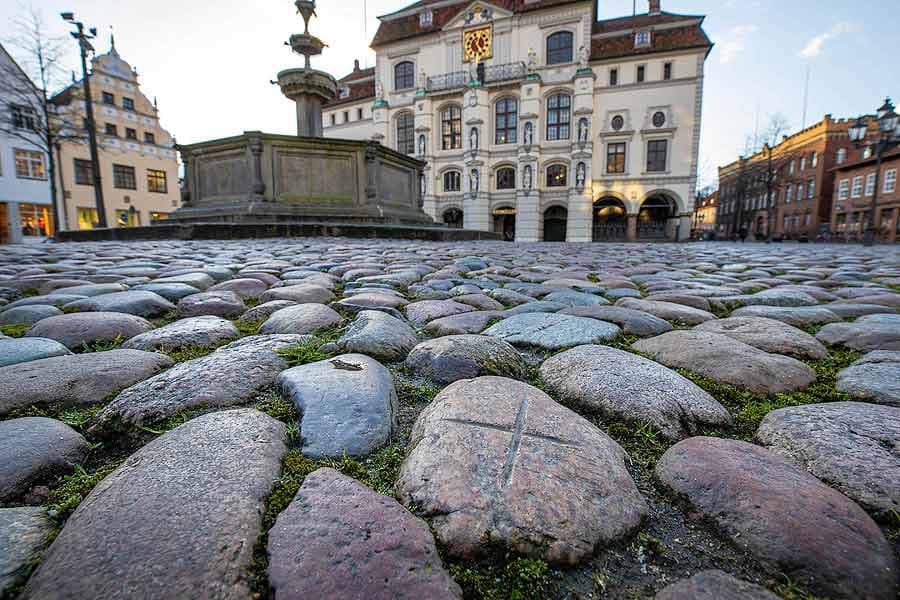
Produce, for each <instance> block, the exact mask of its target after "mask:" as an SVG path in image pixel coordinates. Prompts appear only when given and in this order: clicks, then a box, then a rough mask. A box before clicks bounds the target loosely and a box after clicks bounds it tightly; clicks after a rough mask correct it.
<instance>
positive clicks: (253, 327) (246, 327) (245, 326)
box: [232, 319, 265, 337]
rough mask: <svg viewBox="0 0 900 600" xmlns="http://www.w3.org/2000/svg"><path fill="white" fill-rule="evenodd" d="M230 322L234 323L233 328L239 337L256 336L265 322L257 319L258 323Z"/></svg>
mask: <svg viewBox="0 0 900 600" xmlns="http://www.w3.org/2000/svg"><path fill="white" fill-rule="evenodd" d="M232 322H233V323H234V326H235V327H237V330H238V332H239V333H240V334H241V337H247V336H248V335H256V334H257V332H258V331H259V328H260V326H261V325H262V324H263V323H264V322H265V319H259V320H258V321H241V320H237V321H232Z"/></svg>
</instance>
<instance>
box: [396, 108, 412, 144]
mask: <svg viewBox="0 0 900 600" xmlns="http://www.w3.org/2000/svg"><path fill="white" fill-rule="evenodd" d="M414 129H415V126H414V119H413V116H412V113H408V112H406V113H401V114H400V115H399V116H398V117H397V152H402V153H403V154H412V153H413V152H415V149H416V148H415V132H414Z"/></svg>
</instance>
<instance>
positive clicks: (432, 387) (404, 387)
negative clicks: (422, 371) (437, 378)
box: [394, 371, 441, 406]
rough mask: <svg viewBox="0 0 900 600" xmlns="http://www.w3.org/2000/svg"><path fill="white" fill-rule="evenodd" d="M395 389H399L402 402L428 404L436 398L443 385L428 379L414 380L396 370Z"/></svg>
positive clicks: (399, 398) (399, 397)
mask: <svg viewBox="0 0 900 600" xmlns="http://www.w3.org/2000/svg"><path fill="white" fill-rule="evenodd" d="M394 389H396V390H397V398H398V400H399V401H400V404H405V405H407V406H413V405H416V404H428V403H430V402H431V401H432V400H434V398H435V396H437V395H438V394H439V393H440V391H441V387H440V386H438V385H436V384H434V383H432V382H431V381H428V380H414V379H411V378H410V377H408V376H407V375H405V374H404V373H403V372H397V371H395V372H394Z"/></svg>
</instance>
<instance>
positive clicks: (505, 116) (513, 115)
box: [494, 98, 519, 144]
mask: <svg viewBox="0 0 900 600" xmlns="http://www.w3.org/2000/svg"><path fill="white" fill-rule="evenodd" d="M518 128H519V101H518V100H516V99H515V98H503V99H501V100H499V101H498V102H497V104H496V108H495V120H494V143H495V144H515V143H516V141H517V139H516V138H517V131H518Z"/></svg>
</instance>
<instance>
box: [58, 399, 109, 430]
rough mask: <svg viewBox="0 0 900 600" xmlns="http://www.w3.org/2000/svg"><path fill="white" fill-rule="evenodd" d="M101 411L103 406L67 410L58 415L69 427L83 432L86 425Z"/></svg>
mask: <svg viewBox="0 0 900 600" xmlns="http://www.w3.org/2000/svg"><path fill="white" fill-rule="evenodd" d="M101 410H103V405H102V404H98V405H96V406H88V407H77V408H67V409H64V410H63V411H62V412H60V413H59V414H58V415H57V418H58V419H59V420H60V421H62V422H63V423H65V424H66V425H68V426H69V427H74V428H75V429H78V430H83V429H84V428H85V425H87V424H88V423H89V422H90V421H91V420H92V419H93V418H94V417H96V416H97V413H99V412H100V411H101Z"/></svg>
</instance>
